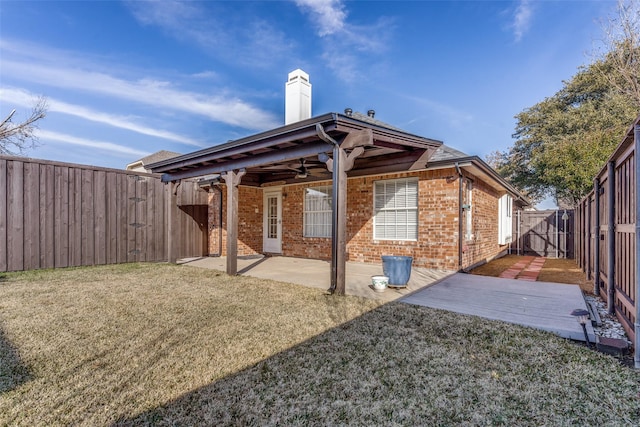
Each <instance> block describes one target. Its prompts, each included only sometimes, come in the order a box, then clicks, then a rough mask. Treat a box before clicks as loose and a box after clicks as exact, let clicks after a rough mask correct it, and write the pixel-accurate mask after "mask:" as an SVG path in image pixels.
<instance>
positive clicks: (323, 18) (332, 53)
mask: <svg viewBox="0 0 640 427" xmlns="http://www.w3.org/2000/svg"><path fill="white" fill-rule="evenodd" d="M294 1H295V4H296V6H298V8H299V9H300V10H301V11H302V12H303V13H305V14H306V15H307V16H308V17H309V20H310V21H311V22H312V23H313V25H314V27H315V28H316V32H317V35H318V36H319V37H320V38H322V39H323V53H322V58H323V59H324V63H325V64H327V67H329V68H330V69H331V70H332V71H333V72H334V73H335V74H336V76H337V77H338V78H339V79H341V80H344V81H345V82H353V81H355V80H357V79H360V80H361V79H362V78H364V77H366V75H367V73H366V72H364V71H363V70H365V69H368V68H370V67H371V66H374V65H373V64H376V62H379V61H384V59H385V57H384V55H383V54H384V52H386V50H387V45H388V39H389V37H390V35H391V33H392V31H393V28H394V25H393V19H391V18H388V17H379V18H378V19H377V20H376V21H375V22H371V23H370V24H368V25H357V24H354V23H353V22H349V21H348V20H347V18H348V12H347V10H346V6H345V3H344V1H343V0H294ZM362 53H366V55H363V54H362Z"/></svg>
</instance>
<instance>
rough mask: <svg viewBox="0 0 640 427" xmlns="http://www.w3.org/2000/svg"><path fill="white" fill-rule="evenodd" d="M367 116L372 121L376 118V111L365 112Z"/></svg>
mask: <svg viewBox="0 0 640 427" xmlns="http://www.w3.org/2000/svg"><path fill="white" fill-rule="evenodd" d="M367 116H369V117H371V118H372V119H373V118H374V117H375V116H376V110H369V111H367Z"/></svg>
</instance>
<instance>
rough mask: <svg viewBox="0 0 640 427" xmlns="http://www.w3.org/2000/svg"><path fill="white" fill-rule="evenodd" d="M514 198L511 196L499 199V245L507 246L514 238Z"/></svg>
mask: <svg viewBox="0 0 640 427" xmlns="http://www.w3.org/2000/svg"><path fill="white" fill-rule="evenodd" d="M512 206H513V198H512V197H511V196H510V195H509V194H505V195H504V196H502V197H500V199H498V244H500V245H506V244H508V243H511V242H512V238H513V237H512V236H513V216H512V211H511V209H512Z"/></svg>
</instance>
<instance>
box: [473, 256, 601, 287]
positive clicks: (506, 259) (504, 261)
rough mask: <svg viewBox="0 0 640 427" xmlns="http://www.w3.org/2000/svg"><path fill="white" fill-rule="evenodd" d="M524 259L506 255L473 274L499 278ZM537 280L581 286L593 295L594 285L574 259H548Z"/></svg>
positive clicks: (475, 270)
mask: <svg viewBox="0 0 640 427" xmlns="http://www.w3.org/2000/svg"><path fill="white" fill-rule="evenodd" d="M522 258H523V257H522V256H519V255H505V256H503V257H501V258H498V259H495V260H493V261H490V262H488V263H486V264H483V265H481V266H479V267H476V268H474V269H473V270H472V271H471V273H472V274H478V275H480V276H492V277H499V276H500V274H501V273H502V272H503V271H505V270H507V269H509V267H511V266H512V265H514V264H515V263H517V262H518V261H520V260H521V259H522ZM537 280H538V281H539V282H553V283H569V284H572V285H579V286H580V289H582V291H583V292H585V293H588V294H590V295H593V283H592V282H591V281H589V280H587V279H586V276H585V273H584V272H583V271H582V270H581V269H580V267H578V264H576V262H575V260H572V259H556V258H547V259H546V260H545V262H544V265H543V266H542V271H541V272H540V275H539V276H538V279H537Z"/></svg>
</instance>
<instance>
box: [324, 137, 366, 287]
mask: <svg viewBox="0 0 640 427" xmlns="http://www.w3.org/2000/svg"><path fill="white" fill-rule="evenodd" d="M316 129H317V132H318V136H319V137H320V138H321V139H322V140H323V141H325V142H328V143H330V144H332V145H333V158H332V159H330V158H329V156H327V155H326V154H325V153H322V154H320V155H319V156H318V158H319V160H320V161H321V162H324V163H325V164H326V165H327V169H328V170H329V171H330V172H332V192H331V200H332V203H333V206H332V211H331V215H332V217H331V287H330V288H329V292H330V293H332V294H337V295H344V294H345V292H346V268H347V172H348V171H350V170H351V169H352V168H353V164H354V162H355V159H356V157H358V156H359V155H361V154H362V153H364V147H362V145H371V144H372V143H373V134H372V132H371V130H370V129H367V130H366V131H364V132H358V133H354V134H349V135H348V136H347V138H345V140H344V141H343V143H342V145H340V144H339V143H338V142H337V141H335V140H334V139H333V138H331V137H330V136H329V135H327V134H326V133H325V132H324V129H323V128H322V126H320V125H317V127H316ZM355 145H357V146H356V147H355V148H354V149H353V150H351V152H350V153H349V154H348V155H347V153H346V152H345V149H346V148H351V147H353V146H355Z"/></svg>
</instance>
